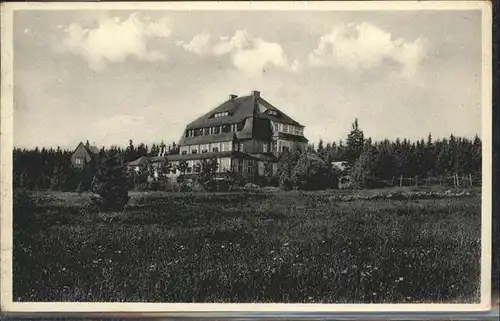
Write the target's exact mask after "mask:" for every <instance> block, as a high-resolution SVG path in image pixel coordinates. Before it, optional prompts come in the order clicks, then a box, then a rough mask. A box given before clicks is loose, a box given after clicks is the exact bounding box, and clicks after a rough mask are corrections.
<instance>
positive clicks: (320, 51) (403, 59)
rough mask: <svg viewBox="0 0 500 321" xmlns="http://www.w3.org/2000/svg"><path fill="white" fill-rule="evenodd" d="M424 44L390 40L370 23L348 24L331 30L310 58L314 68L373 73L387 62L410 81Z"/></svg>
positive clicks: (421, 40) (390, 38)
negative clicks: (396, 65)
mask: <svg viewBox="0 0 500 321" xmlns="http://www.w3.org/2000/svg"><path fill="white" fill-rule="evenodd" d="M425 49H426V48H425V42H424V40H423V39H420V38H419V39H417V40H415V41H413V42H410V41H407V40H405V39H401V38H398V39H393V36H392V35H391V33H389V32H387V31H385V30H382V29H380V28H378V27H377V26H375V25H372V24H369V23H361V24H358V25H354V24H348V25H344V26H340V27H337V28H335V29H333V30H332V31H331V32H330V33H329V34H326V35H324V36H323V37H321V38H320V40H319V42H318V47H317V48H316V49H314V50H313V51H312V52H311V53H310V55H309V62H310V63H311V64H312V65H316V66H327V65H336V66H343V67H345V68H347V69H349V70H360V69H372V68H376V67H379V66H381V65H382V64H383V63H384V62H386V61H392V62H395V63H397V64H398V65H399V66H400V67H401V75H402V76H406V77H410V76H412V75H414V74H415V73H416V72H417V71H418V67H419V65H420V62H421V61H422V60H423V59H424V58H425V54H426V50H425Z"/></svg>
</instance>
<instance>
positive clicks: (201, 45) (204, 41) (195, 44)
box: [177, 33, 211, 56]
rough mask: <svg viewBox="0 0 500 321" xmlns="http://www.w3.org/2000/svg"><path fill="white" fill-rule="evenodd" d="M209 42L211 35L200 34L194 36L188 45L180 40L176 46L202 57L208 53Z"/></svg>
mask: <svg viewBox="0 0 500 321" xmlns="http://www.w3.org/2000/svg"><path fill="white" fill-rule="evenodd" d="M210 40H211V35H210V34H209V33H201V34H199V35H196V36H195V37H194V38H193V39H192V40H191V41H190V42H188V43H186V42H185V41H182V40H181V41H177V45H179V46H181V47H182V48H184V49H185V50H186V51H189V52H192V53H195V54H197V55H200V56H203V55H206V54H208V53H210Z"/></svg>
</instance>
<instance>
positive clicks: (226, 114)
mask: <svg viewBox="0 0 500 321" xmlns="http://www.w3.org/2000/svg"><path fill="white" fill-rule="evenodd" d="M226 116H229V112H228V111H224V112H220V113H215V114H214V116H213V117H214V118H217V117H226Z"/></svg>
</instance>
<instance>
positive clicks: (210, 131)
mask: <svg viewBox="0 0 500 321" xmlns="http://www.w3.org/2000/svg"><path fill="white" fill-rule="evenodd" d="M242 129H243V124H242V123H238V124H225V125H219V126H212V127H205V128H197V129H189V130H186V137H187V138H189V137H197V136H208V135H217V134H220V133H231V132H237V131H240V130H242Z"/></svg>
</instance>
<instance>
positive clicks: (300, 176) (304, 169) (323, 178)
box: [291, 153, 331, 190]
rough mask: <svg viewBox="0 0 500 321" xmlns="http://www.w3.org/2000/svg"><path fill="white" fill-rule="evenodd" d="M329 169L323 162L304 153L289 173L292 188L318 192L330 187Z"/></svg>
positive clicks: (312, 155) (314, 156)
mask: <svg viewBox="0 0 500 321" xmlns="http://www.w3.org/2000/svg"><path fill="white" fill-rule="evenodd" d="M329 180H330V169H329V167H328V165H327V164H326V162H325V161H323V160H322V159H320V158H319V157H317V156H316V155H314V154H309V153H304V154H302V155H301V157H300V158H299V160H298V162H297V164H296V165H295V167H294V168H293V170H292V172H291V181H292V184H293V186H294V187H297V188H299V189H304V190H320V189H325V188H328V187H330V185H331V184H330V181H329Z"/></svg>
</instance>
